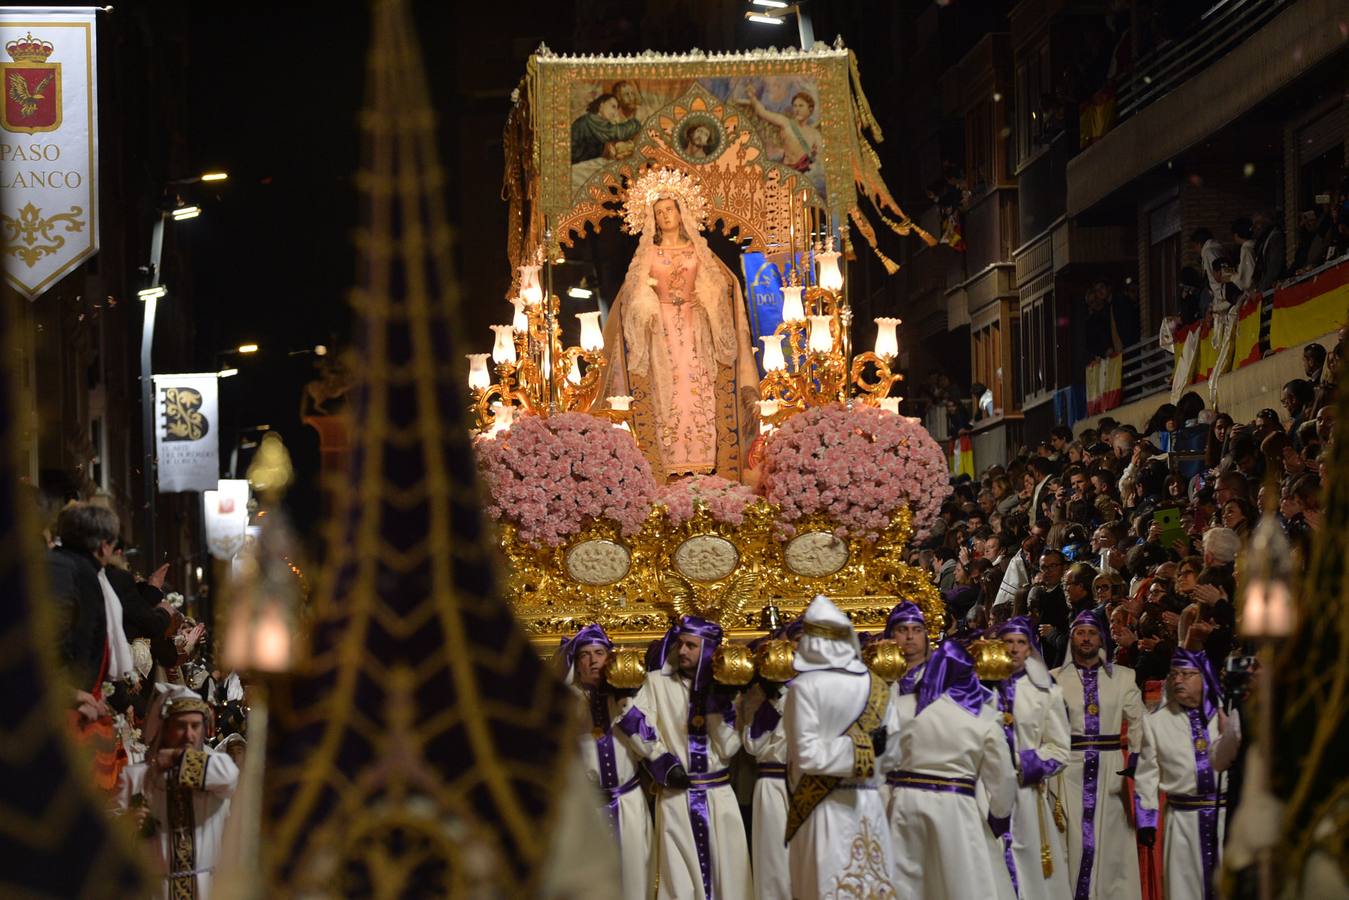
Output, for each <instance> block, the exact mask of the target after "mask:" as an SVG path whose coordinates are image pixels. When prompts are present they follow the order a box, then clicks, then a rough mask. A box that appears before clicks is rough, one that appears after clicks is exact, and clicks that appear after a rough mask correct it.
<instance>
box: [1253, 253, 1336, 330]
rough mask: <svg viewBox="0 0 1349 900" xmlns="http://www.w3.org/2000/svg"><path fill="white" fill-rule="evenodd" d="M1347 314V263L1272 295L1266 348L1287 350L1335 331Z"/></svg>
mask: <svg viewBox="0 0 1349 900" xmlns="http://www.w3.org/2000/svg"><path fill="white" fill-rule="evenodd" d="M1347 311H1349V263H1341V264H1340V265H1338V266H1335V267H1334V268H1333V269H1327V270H1326V271H1324V272H1320V273H1318V274H1317V275H1315V276H1313V277H1311V278H1309V279H1307V280H1306V281H1302V282H1298V283H1297V284H1293V285H1289V286H1288V287H1286V288H1283V289H1281V290H1278V291H1275V292H1274V312H1273V316H1272V318H1271V319H1270V323H1269V346H1270V349H1272V350H1286V349H1288V348H1289V347H1296V346H1297V345H1298V344H1305V343H1306V342H1307V341H1311V340H1315V339H1316V338H1319V337H1321V336H1322V335H1324V334H1329V333H1330V332H1332V331H1335V330H1337V329H1338V328H1339V327H1340V325H1342V324H1343V323H1344V320H1345V313H1346V312H1347Z"/></svg>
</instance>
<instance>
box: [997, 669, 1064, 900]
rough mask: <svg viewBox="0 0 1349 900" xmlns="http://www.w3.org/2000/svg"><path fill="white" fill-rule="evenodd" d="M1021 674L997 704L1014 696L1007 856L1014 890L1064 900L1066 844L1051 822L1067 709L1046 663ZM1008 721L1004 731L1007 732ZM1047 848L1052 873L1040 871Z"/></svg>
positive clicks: (1002, 689)
mask: <svg viewBox="0 0 1349 900" xmlns="http://www.w3.org/2000/svg"><path fill="white" fill-rule="evenodd" d="M1026 666H1027V668H1026V670H1023V673H1022V674H1019V675H1017V676H1015V677H1014V678H1012V679H1009V680H1008V681H1007V682H1004V683H1003V684H1001V685H999V688H998V695H999V696H998V703H999V708H1000V709H1001V708H1002V706H1003V705H1004V702H1005V701H1004V698H1005V697H1006V696H1008V695H1009V694H1010V696H1011V697H1012V709H1011V713H1012V729H1013V735H1014V741H1015V747H1013V752H1014V753H1015V754H1016V763H1017V792H1016V808H1015V809H1014V810H1013V811H1012V829H1011V839H1010V840H1011V856H1012V864H1013V866H1014V867H1015V871H1016V883H1017V891H1018V893H1019V895H1020V896H1022V897H1024V898H1026V900H1067V898H1068V897H1071V896H1072V891H1071V890H1070V888H1069V880H1068V846H1067V842H1066V840H1065V836H1064V834H1063V832H1061V831H1059V829H1058V827H1057V826H1056V825H1055V824H1054V793H1053V787H1054V783H1056V782H1057V779H1055V778H1053V776H1054V775H1056V774H1057V773H1058V772H1060V771H1062V770H1063V768H1064V767H1065V766H1066V765H1067V763H1068V755H1069V750H1068V711H1067V710H1066V709H1065V708H1064V705H1063V691H1062V690H1061V689H1060V688H1059V686H1058V684H1056V683H1055V682H1054V680H1053V679H1052V678H1051V677H1050V675H1049V672H1048V671H1047V670H1046V669H1045V667H1044V664H1043V663H1041V662H1040V661H1039V660H1038V659H1036V658H1034V657H1032V658H1031V659H1029V660H1027V663H1026ZM1006 731H1007V727H1006V722H1005V721H1004V723H1003V733H1004V734H1006ZM1046 846H1047V847H1048V849H1049V865H1050V868H1051V872H1050V874H1049V875H1047V876H1046V875H1045V873H1044V859H1043V852H1044V849H1045V847H1046Z"/></svg>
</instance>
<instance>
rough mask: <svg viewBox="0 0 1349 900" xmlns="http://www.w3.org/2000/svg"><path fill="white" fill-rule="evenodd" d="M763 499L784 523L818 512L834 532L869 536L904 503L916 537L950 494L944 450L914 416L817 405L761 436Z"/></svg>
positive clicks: (876, 533) (859, 407) (875, 534)
mask: <svg viewBox="0 0 1349 900" xmlns="http://www.w3.org/2000/svg"><path fill="white" fill-rule="evenodd" d="M761 488H762V491H763V494H764V496H765V497H767V498H768V499H769V500H770V501H772V502H773V503H776V504H777V505H778V506H779V507H780V508H781V510H782V513H781V515H780V521H783V522H785V523H787V524H788V525H790V524H791V523H794V522H796V521H798V520H800V519H801V518H802V517H803V516H807V515H810V514H812V513H823V514H826V515H828V516H829V518H830V519H832V520H833V521H834V522H835V523H836V524H837V525H838V526H839V528H838V529H837V533H838V534H839V536H840V537H848V536H852V535H861V536H863V537H864V538H865V539H866V540H867V541H875V540H876V539H877V538H878V537H879V536H880V532H881V531H882V530H884V529H885V527H886V526H887V525H888V524H889V522H890V517H891V516H892V515H893V514H894V513H895V511H896V510H898V509H899V508H900V507H901V506H903V505H905V504H907V505H908V507H909V510H910V512H912V513H913V524H914V531H915V534H916V536H918V537H920V538H921V537H923V536H924V535H925V534H926V533H927V530H928V525H927V523H929V522H931V521H932V520H933V519H935V518H936V516H937V515H938V513H939V512H940V510H941V504H942V501H943V500H945V499H946V497H947V495H948V494H950V492H951V486H950V475H949V473H948V470H947V466H946V456H945V454H943V453H942V450H941V447H940V446H938V444H937V442H936V441H935V440H933V439H932V435H930V434H928V432H927V429H926V428H924V427H923V426H922V424H921V423H920V422H919V421H918V420H917V419H911V418H908V417H906V416H898V415H895V414H894V413H890V412H886V411H885V410H883V409H878V408H876V407H873V406H863V405H860V404H859V405H857V406H854V407H853V408H852V409H851V410H849V409H846V408H845V407H843V406H841V405H837V404H836V405H831V406H821V407H816V408H813V409H808V410H806V411H805V412H803V413H800V414H798V415H795V416H792V417H791V418H790V419H788V420H787V421H786V422H785V423H783V425H782V427H781V428H779V429H778V430H777V431H775V432H774V433H773V434H772V435H770V436H769V437H768V438H767V440H766V441H765V442H764V474H763V480H762V482H761Z"/></svg>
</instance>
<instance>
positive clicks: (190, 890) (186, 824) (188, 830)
mask: <svg viewBox="0 0 1349 900" xmlns="http://www.w3.org/2000/svg"><path fill="white" fill-rule="evenodd" d="M188 753H197V754H198V755H199V756H203V757H204V754H201V753H200V751H195V750H188V751H187V752H185V753H184V754H183V760H182V764H181V765H180V767H179V775H178V778H177V779H176V780H175V779H172V778H170V779H169V785H168V796H167V798H166V800H167V804H166V805H167V807H168V814H169V855H170V858H171V862H170V865H171V867H172V868H171V870H170V875H169V896H170V897H172V898H173V900H195V898H196V896H197V875H196V872H195V869H196V868H197V821H196V815H195V813H194V812H193V808H192V789H191V787H190V786H188V784H187V783H186V781H185V779H187V778H189V777H190V776H189V774H188V772H187V769H188V758H187V754H188ZM200 762H201V763H202V768H203V770H204V768H205V766H204V762H205V760H204V759H202V760H201V761H200Z"/></svg>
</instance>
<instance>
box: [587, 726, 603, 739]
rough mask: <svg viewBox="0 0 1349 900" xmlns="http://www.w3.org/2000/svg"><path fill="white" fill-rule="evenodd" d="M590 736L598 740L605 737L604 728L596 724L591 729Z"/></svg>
mask: <svg viewBox="0 0 1349 900" xmlns="http://www.w3.org/2000/svg"><path fill="white" fill-rule="evenodd" d="M590 736H591V737H593V738H594V739H595V740H597V741H598V740H599V739H600V738H602V737H604V729H603V728H601V727H600V726H598V725H596V726H595V727H594V728H592V729H591V730H590Z"/></svg>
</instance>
